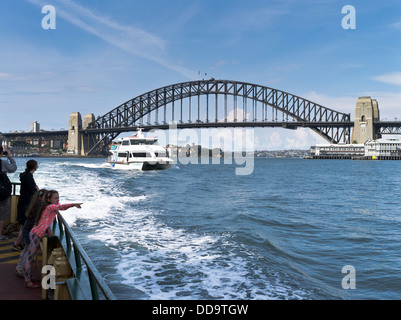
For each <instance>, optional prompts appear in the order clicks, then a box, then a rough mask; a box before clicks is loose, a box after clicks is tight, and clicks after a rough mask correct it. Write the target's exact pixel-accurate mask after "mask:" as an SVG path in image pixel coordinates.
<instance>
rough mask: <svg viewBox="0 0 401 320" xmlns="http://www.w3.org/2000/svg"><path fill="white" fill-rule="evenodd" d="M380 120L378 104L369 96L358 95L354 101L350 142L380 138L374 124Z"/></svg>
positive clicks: (363, 141)
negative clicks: (353, 118) (353, 117)
mask: <svg viewBox="0 0 401 320" xmlns="http://www.w3.org/2000/svg"><path fill="white" fill-rule="evenodd" d="M379 121H380V111H379V104H378V103H377V100H376V99H372V98H371V97H360V98H358V100H357V102H356V107H355V121H354V128H353V130H352V136H351V142H352V143H354V144H364V143H365V142H366V141H368V140H372V139H374V140H376V139H379V138H381V135H380V133H378V132H377V130H376V127H375V125H374V123H375V122H379Z"/></svg>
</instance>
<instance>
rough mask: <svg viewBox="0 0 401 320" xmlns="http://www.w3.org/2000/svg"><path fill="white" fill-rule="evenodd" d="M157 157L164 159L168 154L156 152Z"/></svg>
mask: <svg viewBox="0 0 401 320" xmlns="http://www.w3.org/2000/svg"><path fill="white" fill-rule="evenodd" d="M155 156H156V157H158V158H162V157H166V156H167V155H166V153H165V152H155Z"/></svg>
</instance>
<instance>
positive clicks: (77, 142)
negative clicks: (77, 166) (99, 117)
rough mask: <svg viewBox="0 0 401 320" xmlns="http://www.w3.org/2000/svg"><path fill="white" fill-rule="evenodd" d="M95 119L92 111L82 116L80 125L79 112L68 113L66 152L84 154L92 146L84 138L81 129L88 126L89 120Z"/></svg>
mask: <svg viewBox="0 0 401 320" xmlns="http://www.w3.org/2000/svg"><path fill="white" fill-rule="evenodd" d="M94 121H95V115H94V114H93V113H90V114H87V115H85V117H84V122H83V125H82V117H81V114H80V113H79V112H73V113H71V115H70V120H69V122H68V153H69V154H75V155H81V156H85V155H87V152H88V151H89V150H90V148H91V147H92V146H91V145H90V141H89V140H87V139H85V136H84V135H83V134H82V133H81V130H82V129H83V130H85V129H87V128H88V126H89V124H90V123H91V122H94Z"/></svg>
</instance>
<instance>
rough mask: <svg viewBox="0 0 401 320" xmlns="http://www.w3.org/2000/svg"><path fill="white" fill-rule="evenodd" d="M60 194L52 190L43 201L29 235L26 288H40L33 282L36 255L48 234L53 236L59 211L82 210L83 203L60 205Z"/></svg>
mask: <svg viewBox="0 0 401 320" xmlns="http://www.w3.org/2000/svg"><path fill="white" fill-rule="evenodd" d="M59 199H60V197H59V194H58V192H57V191H55V190H50V191H49V192H48V193H47V194H46V197H45V199H44V201H43V205H42V206H41V208H40V209H39V213H38V216H37V218H36V222H35V225H34V226H33V228H32V230H31V232H30V233H29V240H30V244H29V249H28V252H27V253H26V261H25V268H24V269H25V270H24V272H25V274H24V276H25V283H24V285H25V287H28V288H38V287H39V285H38V284H34V283H33V282H32V273H33V272H32V271H33V268H34V266H35V255H36V252H37V251H38V249H39V247H40V241H41V240H42V238H43V237H44V236H45V234H46V232H47V234H48V235H49V236H52V235H53V232H52V231H51V229H50V226H51V225H52V223H53V221H54V219H55V218H56V216H57V215H58V214H59V210H67V209H69V208H71V207H76V208H79V209H80V208H81V204H82V203H71V204H60V203H59Z"/></svg>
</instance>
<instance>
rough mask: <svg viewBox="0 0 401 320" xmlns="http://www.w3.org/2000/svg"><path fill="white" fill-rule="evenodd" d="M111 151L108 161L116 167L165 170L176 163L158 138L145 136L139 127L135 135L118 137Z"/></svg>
mask: <svg viewBox="0 0 401 320" xmlns="http://www.w3.org/2000/svg"><path fill="white" fill-rule="evenodd" d="M110 152H111V156H109V159H108V161H107V162H108V163H109V164H110V165H111V166H112V167H113V168H116V169H129V170H132V169H133V170H144V171H145V170H164V169H168V168H170V167H171V166H172V165H173V163H174V160H173V159H171V158H170V157H169V155H168V152H167V150H166V149H165V148H163V147H162V146H160V145H159V144H158V142H157V138H155V137H146V136H144V134H143V133H142V129H138V131H137V133H136V135H135V136H133V137H125V138H120V139H118V142H117V143H114V144H113V145H112V146H111V149H110Z"/></svg>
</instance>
